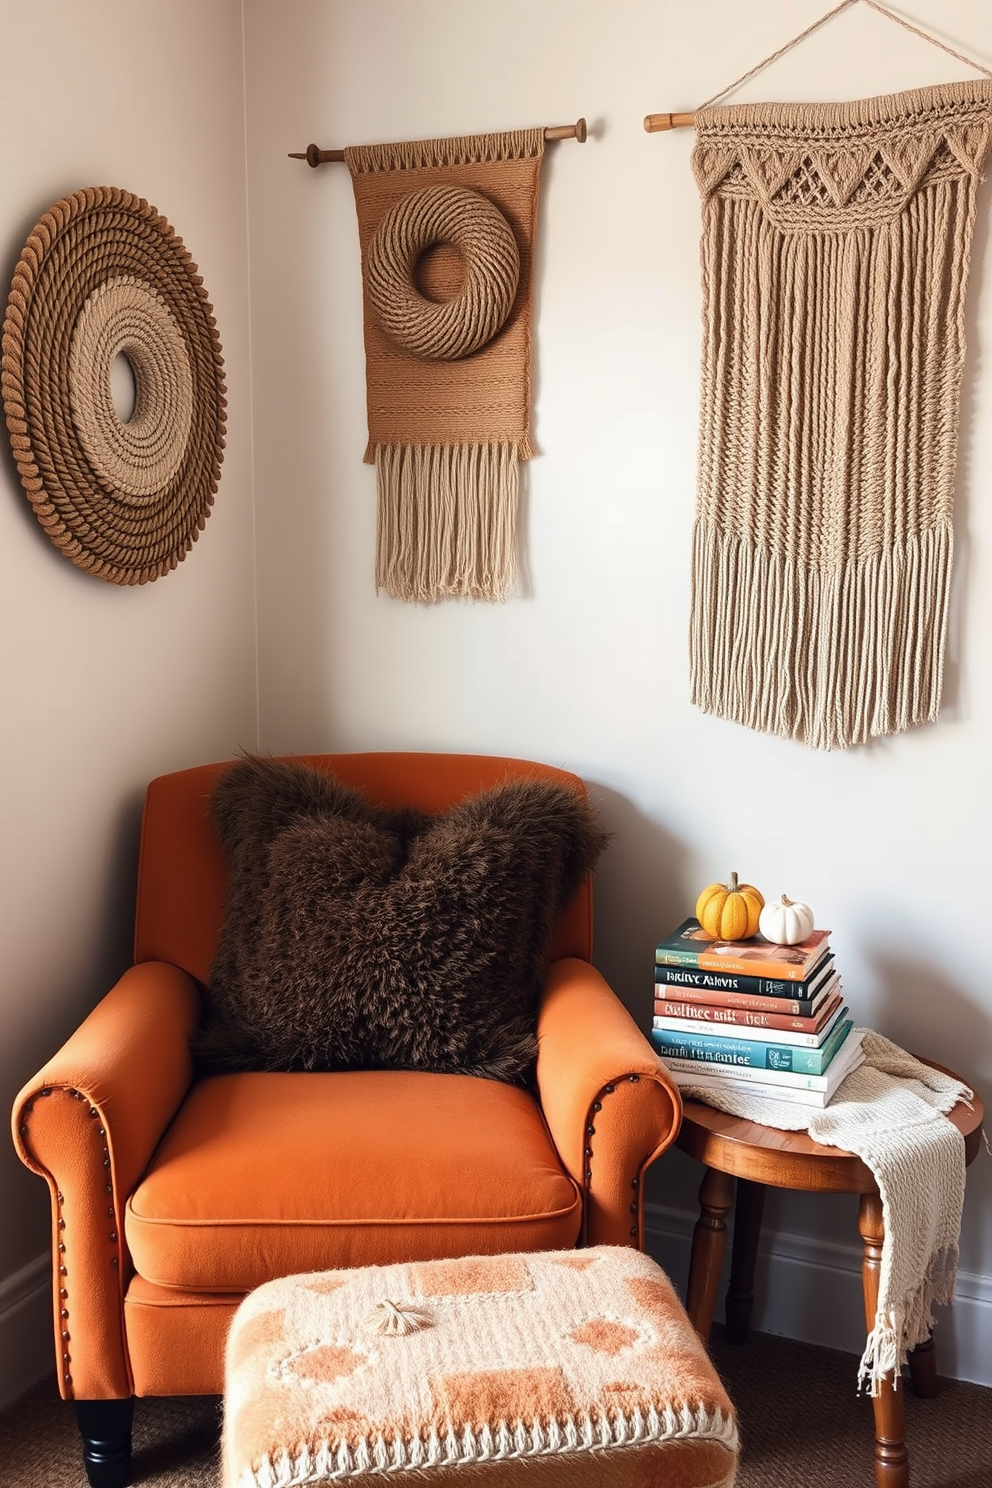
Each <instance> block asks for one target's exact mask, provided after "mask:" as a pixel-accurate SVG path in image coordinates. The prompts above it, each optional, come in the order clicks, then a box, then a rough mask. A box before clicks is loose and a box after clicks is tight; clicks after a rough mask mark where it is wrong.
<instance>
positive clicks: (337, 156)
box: [289, 115, 691, 168]
mask: <svg viewBox="0 0 992 1488" xmlns="http://www.w3.org/2000/svg"><path fill="white" fill-rule="evenodd" d="M658 117H659V118H660V117H661V116H660V115H659V116H658ZM689 117H690V118H691V115H690V116H689ZM644 127H645V128H647V123H646V122H645V126H644ZM544 138H545V139H546V140H562V139H574V140H576V141H577V142H578V143H579V144H580V145H584V144H585V142H586V140H587V138H588V130H587V128H586V121H585V119H576V121H575V123H574V124H549V125H548V127H547V129H545V131H544ZM289 158H290V160H305V161H306V163H307V165H311V166H313V167H314V168H316V167H317V166H318V165H324V164H325V163H326V162H327V161H329V160H343V159H344V151H343V150H321V149H320V147H319V146H318V145H307V147H306V149H305V150H303V151H294V150H291V151H290V154H289Z"/></svg>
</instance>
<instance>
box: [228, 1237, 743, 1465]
mask: <svg viewBox="0 0 992 1488" xmlns="http://www.w3.org/2000/svg"><path fill="white" fill-rule="evenodd" d="M387 1303H390V1304H392V1310H390V1309H389V1308H388V1307H386V1306H385V1304H387ZM384 1314H388V1315H389V1316H390V1317H392V1318H394V1319H395V1318H398V1319H399V1322H398V1323H396V1327H395V1329H394V1330H391V1331H388V1332H384V1331H382V1330H381V1320H382V1317H383V1315H384ZM736 1457H737V1432H736V1424H735V1419H734V1412H733V1407H732V1406H731V1403H730V1401H729V1399H728V1398H727V1395H726V1392H725V1391H724V1389H723V1387H722V1385H721V1384H720V1381H719V1378H718V1377H717V1374H716V1371H715V1370H714V1369H713V1366H712V1365H711V1364H710V1362H709V1359H708V1358H707V1356H706V1352H705V1350H704V1349H703V1347H702V1345H701V1344H700V1342H699V1340H698V1338H697V1337H696V1336H695V1334H694V1333H693V1330H692V1327H691V1325H690V1323H689V1320H688V1318H687V1317H686V1315H685V1312H684V1311H683V1309H682V1307H681V1304H680V1303H679V1301H678V1299H677V1297H676V1296H675V1293H674V1291H673V1290H672V1287H671V1284H670V1282H669V1281H668V1278H667V1277H666V1276H665V1274H664V1272H663V1271H661V1270H660V1268H659V1267H658V1266H657V1265H656V1264H655V1263H654V1261H652V1260H651V1259H650V1258H649V1257H647V1256H645V1255H643V1254H641V1253H639V1252H637V1251H634V1250H624V1249H613V1248H611V1247H597V1248H595V1249H591V1250H586V1251H579V1252H575V1253H572V1254H568V1255H562V1254H558V1253H553V1252H552V1253H543V1254H542V1253H538V1254H530V1255H520V1254H507V1255H501V1256H481V1257H479V1256H471V1257H463V1258H462V1259H459V1260H452V1261H430V1262H425V1263H421V1264H406V1265H398V1266H389V1267H384V1268H375V1267H368V1268H364V1269H362V1270H358V1271H351V1272H342V1271H332V1272H323V1273H318V1274H315V1275H310V1276H297V1277H288V1278H285V1279H284V1280H281V1281H276V1282H270V1283H269V1284H268V1285H267V1286H265V1287H262V1288H259V1290H258V1291H256V1292H255V1293H253V1294H252V1296H250V1297H249V1298H247V1299H246V1301H245V1302H244V1304H243V1305H242V1307H241V1308H240V1309H239V1311H238V1313H237V1315H236V1317H235V1320H234V1323H233V1324H232V1327H231V1333H230V1336H229V1340H228V1348H227V1366H226V1390H225V1430H224V1484H225V1488H252V1485H259V1488H261V1485H263V1484H264V1485H266V1488H275V1485H279V1484H287V1485H288V1484H290V1483H292V1484H295V1485H301V1488H302V1485H306V1484H317V1483H324V1482H328V1481H330V1480H331V1479H332V1478H333V1479H335V1480H336V1479H337V1478H339V1477H340V1478H350V1479H365V1478H372V1477H373V1476H375V1477H376V1478H378V1475H379V1474H380V1473H381V1472H382V1471H383V1470H384V1469H389V1468H392V1469H393V1470H394V1471H397V1472H402V1471H403V1470H410V1471H413V1472H414V1473H415V1474H416V1475H417V1476H418V1477H419V1476H420V1475H421V1474H424V1475H426V1476H427V1477H430V1476H431V1475H432V1469H444V1468H445V1467H448V1468H450V1467H453V1466H455V1465H457V1466H458V1468H459V1472H461V1471H463V1470H464V1471H466V1472H468V1471H470V1470H474V1471H473V1475H472V1476H471V1477H470V1479H469V1480H470V1481H472V1482H479V1483H482V1482H486V1483H488V1482H489V1480H490V1475H491V1476H492V1481H493V1483H494V1484H496V1483H500V1482H504V1481H515V1479H516V1477H517V1476H519V1477H520V1478H521V1479H522V1480H527V1481H533V1482H534V1483H538V1484H544V1483H547V1484H549V1485H550V1484H551V1483H555V1484H559V1483H567V1482H569V1481H571V1482H576V1483H582V1484H589V1485H593V1484H595V1485H601V1488H606V1485H613V1484H616V1483H621V1484H624V1485H626V1484H630V1485H631V1488H633V1485H634V1484H635V1483H636V1484H638V1485H642V1488H662V1485H665V1488H718V1485H729V1484H731V1483H732V1482H733V1479H734V1472H735V1466H736ZM555 1465H556V1466H557V1470H556V1466H555ZM530 1468H533V1475H531V1474H530V1473H529V1472H528V1471H527V1470H526V1469H530ZM549 1468H550V1469H551V1470H550V1471H548V1469H549ZM514 1469H516V1471H514ZM569 1474H571V1476H569ZM440 1476H442V1477H443V1476H446V1474H444V1472H443V1471H442V1472H441V1474H440Z"/></svg>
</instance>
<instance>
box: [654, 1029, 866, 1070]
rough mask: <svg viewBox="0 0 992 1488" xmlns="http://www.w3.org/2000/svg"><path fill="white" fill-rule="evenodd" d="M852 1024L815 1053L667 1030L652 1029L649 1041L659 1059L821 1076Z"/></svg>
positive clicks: (791, 1046) (789, 1046) (793, 1046)
mask: <svg viewBox="0 0 992 1488" xmlns="http://www.w3.org/2000/svg"><path fill="white" fill-rule="evenodd" d="M851 1027H852V1020H851V1019H850V1018H847V1019H845V1020H844V1022H843V1023H838V1024H837V1027H836V1028H835V1029H834V1030H833V1032H832V1033H831V1035H830V1037H829V1038H828V1039H827V1040H826V1042H825V1043H824V1044H822V1045H821V1046H820V1048H819V1049H804V1048H801V1047H800V1046H799V1045H797V1044H770V1043H768V1042H767V1041H766V1040H759V1039H742V1038H729V1037H724V1036H723V1035H722V1034H718V1033H713V1034H703V1033H692V1034H685V1033H675V1032H673V1031H672V1030H671V1029H670V1028H652V1030H651V1038H652V1041H653V1043H654V1046H655V1048H656V1049H657V1051H658V1053H659V1054H660V1055H661V1057H662V1058H663V1059H695V1060H699V1061H701V1062H703V1063H707V1064H719V1065H724V1066H725V1067H726V1068H727V1070H728V1073H729V1072H730V1071H731V1070H733V1069H734V1068H738V1069H739V1068H741V1067H742V1066H744V1067H748V1066H750V1067H751V1068H752V1069H764V1070H777V1071H782V1072H786V1073H789V1074H796V1075H822V1074H824V1073H825V1072H826V1070H827V1067H828V1065H829V1064H830V1061H831V1059H833V1057H834V1055H835V1054H836V1053H837V1050H838V1049H839V1048H840V1047H841V1045H842V1044H843V1042H844V1040H845V1039H846V1038H847V1035H848V1034H849V1033H850V1031H851Z"/></svg>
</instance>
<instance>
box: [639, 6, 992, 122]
mask: <svg viewBox="0 0 992 1488" xmlns="http://www.w3.org/2000/svg"><path fill="white" fill-rule="evenodd" d="M852 5H867V6H868V8H869V10H875V11H877V12H878V14H879V15H880V16H884V17H885V18H886V20H890V21H894V22H895V24H896V25H897V26H902V27H903V29H904V30H906V31H909V32H910V33H911V34H912V35H913V36H918V37H919V38H920V40H921V41H926V42H929V43H930V45H931V46H935V47H938V48H939V49H940V51H942V52H946V53H947V54H948V56H950V57H953V58H954V59H955V61H957V62H963V63H964V64H965V66H966V67H973V68H974V69H975V70H976V72H981V73H984V75H985V76H986V77H988V78H992V68H988V67H986V66H985V65H984V63H982V62H977V61H976V60H975V58H974V57H969V56H966V55H965V53H964V52H958V51H955V49H954V48H953V47H952V46H949V45H948V44H947V42H945V41H941V40H940V39H939V37H936V36H932V35H931V34H930V32H929V31H924V30H922V29H921V27H919V26H914V25H913V24H912V23H911V22H910V21H907V20H905V19H904V18H903V17H902V16H901V15H898V14H897V13H896V12H895V11H894V10H890V9H889V7H888V6H887V5H882V4H880V3H879V0H841V3H840V4H839V5H835V6H834V8H833V9H832V10H828V11H827V13H826V15H822V16H821V17H820V19H819V20H818V21H814V22H813V23H812V25H810V26H807V27H806V30H805V31H800V33H799V35H798V36H794V37H793V38H792V40H791V41H787V42H786V43H785V45H784V46H781V47H779V49H778V51H776V52H772V53H771V54H770V55H769V56H767V57H764V58H763V59H762V61H760V62H758V63H756V64H755V66H754V67H751V68H749V70H748V71H747V72H745V73H742V74H741V76H740V77H739V78H735V79H734V81H733V82H732V83H728V84H727V86H726V87H725V88H721V89H720V91H719V92H718V93H714V94H713V96H712V98H707V99H706V100H705V101H704V102H703V103H700V104H698V105H697V109H699V110H702V109H704V108H709V107H710V106H711V105H712V104H714V103H717V102H719V100H720V99H721V98H726V96H727V94H728V93H733V92H734V91H735V90H736V89H737V88H740V87H741V86H742V85H743V84H744V83H747V82H750V80H751V78H753V77H755V76H757V74H758V73H759V72H762V71H763V70H764V69H765V68H766V67H770V66H771V64H772V63H773V62H777V61H778V59H779V58H780V57H784V56H785V54H786V52H791V51H792V48H793V47H796V46H798V45H799V43H800V42H802V41H805V40H806V38H807V37H809V36H812V35H813V32H814V31H819V29H820V27H821V26H825V25H826V24H827V22H828V21H832V20H833V19H834V17H835V16H838V15H840V13H841V11H842V10H850V8H851V6H852ZM694 121H695V112H693V113H681V114H679V113H676V114H648V115H647V116H646V118H645V120H644V128H645V130H646V131H647V133H648V134H657V133H659V132H660V131H664V130H669V129H683V128H687V127H691V126H692V124H693V123H694Z"/></svg>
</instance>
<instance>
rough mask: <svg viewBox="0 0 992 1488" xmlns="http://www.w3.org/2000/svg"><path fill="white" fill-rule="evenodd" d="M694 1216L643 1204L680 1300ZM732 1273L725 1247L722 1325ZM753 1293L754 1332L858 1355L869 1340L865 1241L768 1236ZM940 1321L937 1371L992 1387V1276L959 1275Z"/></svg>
mask: <svg viewBox="0 0 992 1488" xmlns="http://www.w3.org/2000/svg"><path fill="white" fill-rule="evenodd" d="M697 1218H698V1211H697V1212H693V1213H690V1212H689V1211H688V1210H683V1209H672V1208H667V1207H665V1206H664V1205H660V1204H648V1205H647V1206H646V1212H645V1219H646V1243H647V1248H648V1250H649V1251H650V1253H651V1254H652V1255H653V1256H654V1258H655V1260H657V1261H658V1263H659V1264H660V1265H661V1266H662V1267H663V1268H664V1270H665V1271H667V1273H668V1275H669V1276H670V1277H671V1279H672V1281H673V1283H674V1284H675V1287H676V1289H677V1290H678V1292H679V1294H680V1296H683V1297H684V1295H685V1283H686V1277H687V1276H688V1274H689V1251H690V1248H691V1244H692V1231H693V1227H694V1225H695V1223H696V1220H697ZM729 1268H730V1246H729V1244H728V1246H727V1262H726V1266H725V1268H724V1277H723V1280H722V1282H721V1285H720V1295H719V1300H718V1303H717V1311H716V1318H717V1321H718V1322H722V1320H723V1298H724V1295H725V1293H726V1286H727V1275H728V1273H729ZM754 1294H755V1295H754V1314H753V1316H752V1326H753V1327H754V1328H755V1329H757V1330H758V1331H760V1332H762V1333H779V1334H782V1335H783V1336H784V1337H786V1338H795V1339H798V1340H799V1341H800V1342H802V1343H818V1344H821V1345H822V1346H824V1347H825V1348H835V1349H843V1350H844V1351H845V1352H847V1353H851V1354H858V1355H860V1353H861V1350H862V1348H863V1347H864V1341H865V1321H864V1302H863V1300H862V1291H861V1246H860V1243H857V1242H855V1243H853V1244H851V1245H838V1244H836V1243H834V1242H831V1241H823V1240H817V1239H815V1238H814V1237H812V1236H810V1235H799V1234H790V1233H784V1232H779V1233H778V1234H774V1235H772V1234H769V1233H768V1232H767V1231H764V1232H762V1237H761V1244H760V1246H759V1250H758V1264H757V1268H756V1272H755V1285H754ZM936 1316H937V1327H936V1330H935V1332H934V1338H935V1340H936V1344H937V1368H938V1371H939V1373H940V1374H942V1375H944V1376H945V1377H946V1378H948V1379H960V1380H971V1381H973V1382H974V1383H975V1384H979V1385H990V1386H992V1350H990V1349H989V1346H988V1340H989V1338H990V1337H992V1277H989V1276H983V1275H979V1274H977V1273H975V1272H968V1271H959V1272H958V1277H957V1296H956V1298H955V1302H954V1306H953V1307H940V1308H938V1309H937V1314H936Z"/></svg>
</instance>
